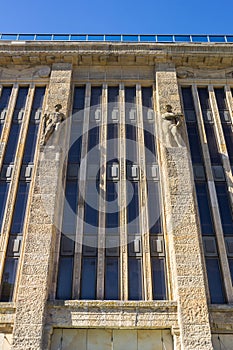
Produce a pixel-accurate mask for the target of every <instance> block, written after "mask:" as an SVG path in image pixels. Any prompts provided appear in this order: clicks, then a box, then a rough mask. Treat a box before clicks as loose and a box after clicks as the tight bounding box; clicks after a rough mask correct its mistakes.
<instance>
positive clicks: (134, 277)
mask: <svg viewBox="0 0 233 350" xmlns="http://www.w3.org/2000/svg"><path fill="white" fill-rule="evenodd" d="M128 264H129V266H128V271H129V276H128V278H129V300H142V272H141V269H142V266H141V265H142V262H141V259H135V258H129V259H128Z"/></svg>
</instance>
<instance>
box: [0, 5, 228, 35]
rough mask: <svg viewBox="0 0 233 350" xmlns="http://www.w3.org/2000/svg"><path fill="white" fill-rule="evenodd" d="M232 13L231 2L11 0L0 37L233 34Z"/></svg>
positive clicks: (0, 11) (2, 14) (1, 13)
mask: <svg viewBox="0 0 233 350" xmlns="http://www.w3.org/2000/svg"><path fill="white" fill-rule="evenodd" d="M232 13H233V1H232V0H221V1H214V0H213V1H210V0H209V1H208V0H207V1H205V0H195V1H191V0H186V1H184V0H173V1H171V0H140V1H139V0H118V1H111V0H98V1H91V0H83V1H80V0H65V1H60V0H57V1H54V0H52V1H51V0H41V1H37V0H12V1H10V0H8V1H2V2H1V7H0V32H1V33H14V32H15V33H93V34H95V33H110V34H113V33H129V34H135V33H138V34H145V33H147V34H168V33H172V34H185V33H187V34H233V24H232V22H233V21H232Z"/></svg>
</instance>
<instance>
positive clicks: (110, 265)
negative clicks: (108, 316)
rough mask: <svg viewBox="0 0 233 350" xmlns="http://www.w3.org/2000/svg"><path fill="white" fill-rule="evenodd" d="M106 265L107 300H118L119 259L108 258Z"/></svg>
mask: <svg viewBox="0 0 233 350" xmlns="http://www.w3.org/2000/svg"><path fill="white" fill-rule="evenodd" d="M105 264H106V267H105V299H107V300H117V299H118V298H119V267H118V258H106V260H105Z"/></svg>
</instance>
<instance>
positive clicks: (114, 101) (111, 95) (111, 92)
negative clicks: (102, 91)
mask: <svg viewBox="0 0 233 350" xmlns="http://www.w3.org/2000/svg"><path fill="white" fill-rule="evenodd" d="M118 102H119V87H118V86H110V87H109V88H108V103H110V104H111V105H113V106H118ZM110 108H111V106H110Z"/></svg>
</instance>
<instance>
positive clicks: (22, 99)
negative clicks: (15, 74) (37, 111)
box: [13, 87, 28, 119]
mask: <svg viewBox="0 0 233 350" xmlns="http://www.w3.org/2000/svg"><path fill="white" fill-rule="evenodd" d="M27 95H28V87H21V88H19V92H18V96H17V100H16V104H15V109H14V113H13V119H17V117H18V113H19V111H20V110H24V108H25V105H26V100H27Z"/></svg>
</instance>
